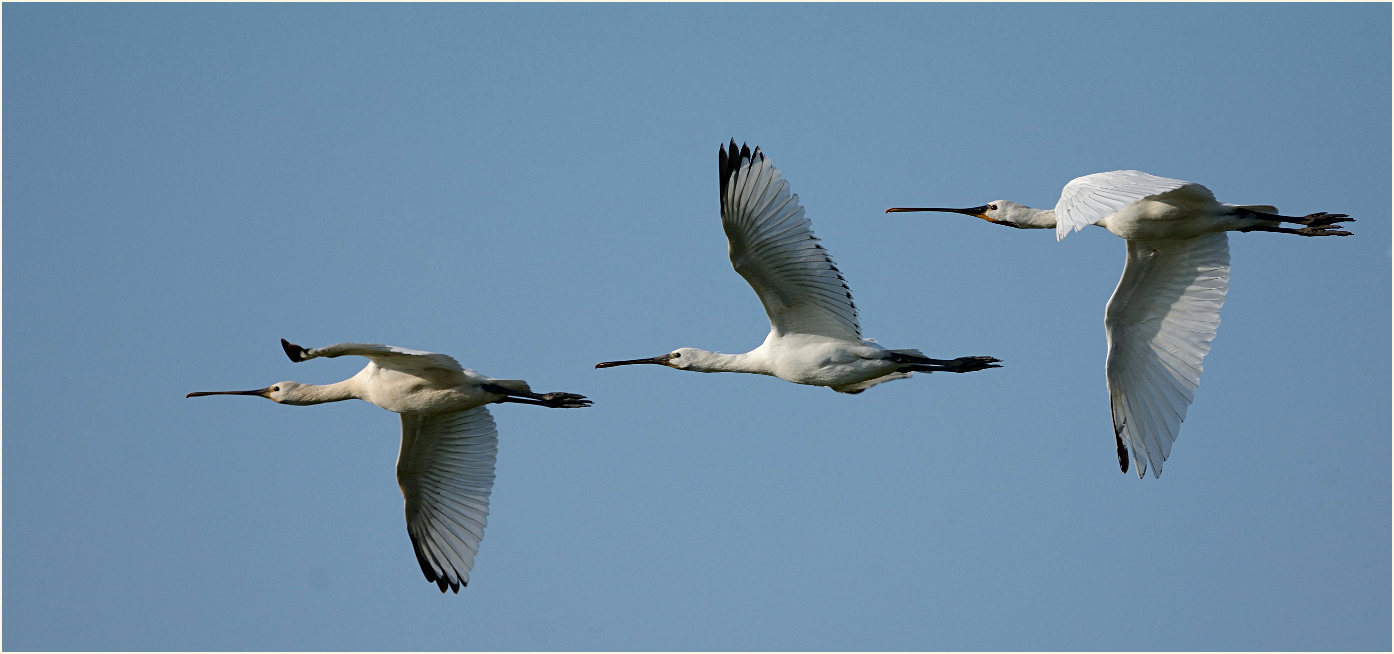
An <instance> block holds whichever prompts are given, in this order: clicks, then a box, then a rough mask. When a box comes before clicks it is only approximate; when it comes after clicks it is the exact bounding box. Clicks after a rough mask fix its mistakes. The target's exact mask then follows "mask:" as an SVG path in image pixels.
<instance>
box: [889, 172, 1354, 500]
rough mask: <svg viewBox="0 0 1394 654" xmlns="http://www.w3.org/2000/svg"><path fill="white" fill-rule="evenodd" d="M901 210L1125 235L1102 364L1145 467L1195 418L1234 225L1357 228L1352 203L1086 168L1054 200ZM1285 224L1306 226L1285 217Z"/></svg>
mask: <svg viewBox="0 0 1394 654" xmlns="http://www.w3.org/2000/svg"><path fill="white" fill-rule="evenodd" d="M886 211H887V213H890V212H895V211H946V212H952V213H961V214H967V215H970V216H977V217H978V218H982V219H983V220H986V221H988V222H991V223H996V224H998V225H1006V226H1008V227H1017V228H1024V229H1049V228H1052V227H1053V228H1055V237H1056V240H1060V239H1063V238H1065V235H1066V234H1069V233H1070V230H1072V229H1073V230H1075V231H1079V230H1080V229H1083V227H1084V226H1085V225H1098V226H1100V227H1103V228H1104V229H1107V230H1108V231H1110V232H1113V233H1114V234H1116V235H1118V236H1120V237H1122V238H1124V239H1126V240H1127V242H1128V255H1127V260H1126V263H1125V264H1124V266H1123V277H1122V279H1120V280H1118V287H1117V288H1116V289H1114V291H1113V297H1111V298H1109V301H1108V307H1107V308H1106V309H1105V311H1104V329H1105V333H1106V335H1107V338H1108V358H1107V361H1106V363H1105V369H1106V377H1107V382H1108V395H1109V407H1110V409H1111V411H1112V414H1113V432H1114V441H1115V442H1114V444H1115V446H1116V447H1117V449H1118V464H1119V466H1120V467H1122V469H1123V472H1125V473H1126V472H1127V471H1128V449H1127V448H1126V447H1124V444H1123V443H1124V441H1125V440H1126V442H1127V443H1128V445H1129V446H1131V448H1132V453H1133V460H1134V461H1136V462H1137V475H1138V477H1142V476H1143V475H1144V473H1146V471H1147V468H1148V466H1149V465H1150V466H1151V467H1152V476H1153V477H1159V476H1161V474H1162V462H1163V461H1165V460H1166V458H1167V456H1168V455H1169V454H1170V453H1171V444H1172V442H1173V441H1175V440H1176V434H1177V432H1178V431H1179V430H1180V428H1181V422H1182V421H1184V420H1185V419H1186V409H1187V408H1188V407H1189V406H1190V405H1191V401H1192V398H1193V397H1194V392H1195V389H1196V386H1197V385H1198V384H1199V383H1200V373H1201V368H1202V367H1201V361H1202V360H1203V359H1204V358H1205V355H1206V353H1208V352H1209V351H1210V341H1211V340H1212V339H1214V338H1215V330H1216V329H1217V328H1218V327H1219V326H1220V305H1222V304H1224V301H1225V292H1226V291H1227V290H1228V288H1229V242H1228V238H1227V237H1226V236H1225V232H1227V231H1238V232H1278V233H1282V234H1298V235H1302V236H1349V235H1350V232H1345V231H1339V230H1338V229H1335V228H1338V227H1340V225H1336V223H1340V222H1345V221H1349V220H1353V219H1352V218H1348V217H1347V216H1346V215H1345V214H1329V213H1314V214H1308V215H1306V216H1302V217H1300V218H1295V217H1291V216H1280V215H1277V211H1278V210H1277V209H1276V208H1274V207H1271V206H1267V205H1234V204H1221V203H1219V202H1217V201H1215V195H1214V194H1213V193H1211V192H1210V189H1207V188H1205V187H1204V186H1201V185H1200V184H1196V183H1194V182H1186V181H1182V180H1179V179H1169V178H1166V177H1158V176H1156V175H1150V174H1147V173H1144V172H1139V171H1136V170H1115V171H1113V172H1107V173H1095V174H1093V175H1085V176H1084V177H1080V178H1077V179H1075V180H1073V181H1071V182H1070V183H1069V184H1066V185H1065V189H1064V190H1063V191H1062V192H1061V194H1060V201H1059V202H1057V203H1056V204H1055V210H1054V211H1050V210H1045V209H1032V208H1031V207H1027V206H1023V205H1020V204H1016V203H1014V202H1007V201H1006V200H998V201H996V202H992V203H989V204H985V205H982V206H979V207H971V208H967V209H945V208H921V207H897V208H892V209H887V210H886ZM1281 223H1294V224H1298V225H1302V227H1301V228H1291V227H1282V226H1281Z"/></svg>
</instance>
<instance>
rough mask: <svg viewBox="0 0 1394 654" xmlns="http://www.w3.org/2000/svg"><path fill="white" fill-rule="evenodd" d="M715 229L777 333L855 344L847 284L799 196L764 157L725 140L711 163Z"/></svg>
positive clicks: (757, 150) (853, 315) (853, 309)
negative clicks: (717, 201)
mask: <svg viewBox="0 0 1394 654" xmlns="http://www.w3.org/2000/svg"><path fill="white" fill-rule="evenodd" d="M718 164H719V166H718V168H719V172H720V176H721V226H722V227H723V228H725V230H726V238H727V240H728V242H729V244H730V254H731V265H732V266H733V267H734V268H735V269H736V272H738V273H740V274H741V277H744V278H745V281H747V282H749V283H750V286H751V288H754V289H755V293H756V295H759V296H760V302H761V303H762V304H764V305H765V314H766V315H768V316H769V318H770V327H771V328H772V329H773V330H774V331H775V333H777V334H791V333H797V334H819V335H823V336H829V337H833V338H840V339H848V340H856V339H859V338H861V327H860V326H859V325H858V324H857V306H856V305H855V304H853V302H852V291H851V289H849V288H848V287H847V281H846V280H844V279H843V278H842V273H841V272H840V271H838V269H837V266H836V265H834V264H833V260H832V258H831V257H830V256H829V255H828V251H827V250H825V249H823V246H822V245H821V244H820V243H819V242H818V238H817V237H815V236H814V235H813V230H812V229H811V228H810V223H809V220H808V218H807V217H805V216H804V210H803V207H802V206H800V205H799V196H797V195H793V194H792V193H790V191H789V183H788V182H785V181H784V178H783V177H782V176H781V175H780V174H779V171H778V170H776V169H775V167H774V166H773V165H772V164H771V163H770V162H769V160H768V159H766V158H765V155H764V153H762V152H760V148H755V152H754V153H752V152H751V151H750V148H748V147H746V146H744V145H742V146H741V148H740V150H739V152H738V151H737V150H736V142H735V141H734V140H733V141H731V149H730V151H729V152H728V151H727V150H726V148H725V147H723V148H722V149H721V152H720V155H719V157H718Z"/></svg>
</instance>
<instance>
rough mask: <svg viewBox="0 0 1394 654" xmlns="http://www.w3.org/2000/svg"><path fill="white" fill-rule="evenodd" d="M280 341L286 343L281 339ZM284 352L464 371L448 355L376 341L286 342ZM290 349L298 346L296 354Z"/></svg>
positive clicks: (403, 367) (302, 356)
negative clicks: (303, 345)
mask: <svg viewBox="0 0 1394 654" xmlns="http://www.w3.org/2000/svg"><path fill="white" fill-rule="evenodd" d="M282 343H285V341H284V340H283V341H282ZM283 347H285V349H286V354H288V355H290V357H291V359H293V360H296V361H305V360H308V359H314V358H318V357H324V358H328V359H332V358H334V357H342V356H360V357H367V358H368V359H370V360H371V361H372V362H373V363H376V364H378V365H379V366H382V367H383V368H393V369H397V370H420V369H424V368H442V369H445V370H452V371H455V372H464V370H465V369H464V367H463V366H461V365H460V362H459V361H456V360H455V358H454V357H452V356H450V355H448V354H439V353H436V352H425V351H422V350H412V349H408V348H405V347H397V346H395V345H378V344H376V343H335V344H333V345H326V346H325V347H317V348H301V347H300V346H298V345H291V344H289V343H285V345H284V346H283ZM292 348H297V349H299V353H298V356H297V353H296V352H295V350H293V349H292Z"/></svg>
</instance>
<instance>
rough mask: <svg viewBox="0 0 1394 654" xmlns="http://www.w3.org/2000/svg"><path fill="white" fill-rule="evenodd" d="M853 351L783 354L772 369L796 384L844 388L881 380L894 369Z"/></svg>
mask: <svg viewBox="0 0 1394 654" xmlns="http://www.w3.org/2000/svg"><path fill="white" fill-rule="evenodd" d="M854 349H855V347H852V348H849V347H845V346H843V347H839V346H830V347H822V348H807V349H803V350H800V351H798V352H794V353H786V354H785V355H784V356H781V357H779V359H778V361H777V362H776V365H775V366H774V372H775V376H776V377H779V378H780V379H783V380H785V381H791V382H794V383H796V384H808V385H812V386H844V385H847V384H856V383H858V382H864V381H867V380H869V379H875V378H877V377H881V376H883V375H886V374H889V373H890V372H893V371H894V370H895V368H896V365H895V364H894V363H891V362H890V361H888V360H886V359H882V358H867V357H866V356H861V355H859V354H858V353H857V352H856V351H854ZM868 349H869V348H868Z"/></svg>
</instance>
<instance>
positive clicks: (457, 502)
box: [397, 406, 499, 592]
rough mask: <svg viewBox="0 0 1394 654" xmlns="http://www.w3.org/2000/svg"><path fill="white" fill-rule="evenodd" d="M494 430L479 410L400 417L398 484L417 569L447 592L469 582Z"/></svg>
mask: <svg viewBox="0 0 1394 654" xmlns="http://www.w3.org/2000/svg"><path fill="white" fill-rule="evenodd" d="M498 442H499V440H498V430H497V428H496V427H495V426H494V419H493V417H492V416H490V415H489V410H488V409H487V408H485V407H482V406H481V407H475V408H473V409H468V410H466V411H456V412H452V413H441V414H434V415H422V414H407V413H404V414H402V450H401V453H400V454H398V456H397V484H398V485H399V486H400V487H401V489H402V497H403V499H404V500H405V503H406V516H407V534H408V535H409V536H411V544H412V547H413V548H414V549H415V550H416V560H417V562H418V563H420V564H421V572H422V573H423V574H425V575H426V579H427V580H429V581H433V582H435V583H436V585H437V586H439V587H440V589H441V592H445V589H446V587H449V588H451V589H452V590H454V591H455V592H459V591H460V586H465V585H468V584H469V572H470V568H472V567H474V556H475V554H477V553H478V552H479V541H480V540H481V539H482V538H484V525H485V522H486V518H487V517H488V515H489V493H490V491H491V490H492V489H493V487H494V464H495V460H496V459H497V458H498Z"/></svg>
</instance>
